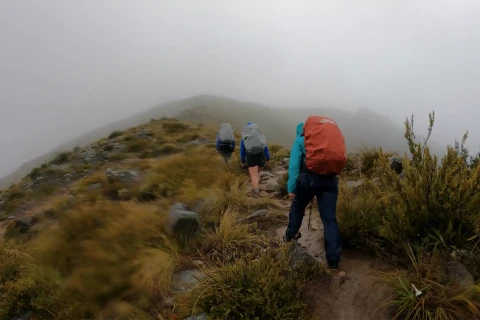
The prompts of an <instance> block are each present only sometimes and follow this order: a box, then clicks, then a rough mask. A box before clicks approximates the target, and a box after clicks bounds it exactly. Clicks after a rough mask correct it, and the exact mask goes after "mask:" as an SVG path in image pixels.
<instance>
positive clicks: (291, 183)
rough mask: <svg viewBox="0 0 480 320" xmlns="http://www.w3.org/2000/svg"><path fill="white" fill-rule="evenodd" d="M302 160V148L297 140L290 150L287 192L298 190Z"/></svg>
mask: <svg viewBox="0 0 480 320" xmlns="http://www.w3.org/2000/svg"><path fill="white" fill-rule="evenodd" d="M301 162H302V149H301V148H300V145H299V144H298V143H297V142H296V141H295V142H294V143H293V145H292V150H291V151H290V161H289V163H288V182H287V192H288V193H295V192H297V177H298V175H299V174H300V164H301Z"/></svg>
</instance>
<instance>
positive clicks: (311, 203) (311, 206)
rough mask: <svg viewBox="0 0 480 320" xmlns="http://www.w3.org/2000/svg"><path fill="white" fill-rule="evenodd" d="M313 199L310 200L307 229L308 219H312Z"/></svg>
mask: <svg viewBox="0 0 480 320" xmlns="http://www.w3.org/2000/svg"><path fill="white" fill-rule="evenodd" d="M312 209H313V200H312V202H310V214H309V216H308V230H310V221H311V220H312Z"/></svg>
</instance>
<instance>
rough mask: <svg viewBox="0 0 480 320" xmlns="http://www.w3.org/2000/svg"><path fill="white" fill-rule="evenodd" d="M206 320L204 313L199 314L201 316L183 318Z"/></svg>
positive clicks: (187, 319)
mask: <svg viewBox="0 0 480 320" xmlns="http://www.w3.org/2000/svg"><path fill="white" fill-rule="evenodd" d="M207 319H208V317H207V314H206V313H205V312H204V313H201V314H197V315H194V316H190V317H188V318H185V319H183V320H207Z"/></svg>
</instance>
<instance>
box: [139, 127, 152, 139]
mask: <svg viewBox="0 0 480 320" xmlns="http://www.w3.org/2000/svg"><path fill="white" fill-rule="evenodd" d="M136 135H137V136H138V137H140V138H150V137H153V134H152V133H151V132H150V131H148V130H146V129H141V130H139V131H137V133H136Z"/></svg>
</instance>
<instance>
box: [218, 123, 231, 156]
mask: <svg viewBox="0 0 480 320" xmlns="http://www.w3.org/2000/svg"><path fill="white" fill-rule="evenodd" d="M216 149H217V152H218V153H219V154H220V155H221V156H222V157H223V160H224V161H225V163H226V164H228V163H229V162H230V158H231V157H232V153H233V151H234V150H235V134H234V133H233V128H232V126H231V125H230V123H222V124H221V125H220V131H219V132H218V134H217V139H216Z"/></svg>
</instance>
